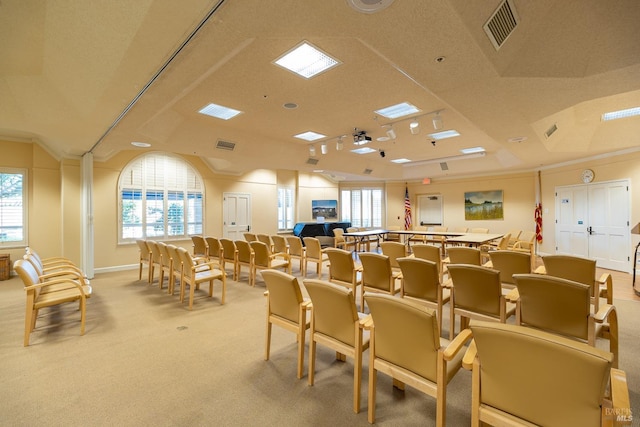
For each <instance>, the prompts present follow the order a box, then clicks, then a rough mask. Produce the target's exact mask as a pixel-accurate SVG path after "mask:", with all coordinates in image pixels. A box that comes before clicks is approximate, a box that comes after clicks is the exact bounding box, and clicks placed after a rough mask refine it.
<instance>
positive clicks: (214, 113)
mask: <svg viewBox="0 0 640 427" xmlns="http://www.w3.org/2000/svg"><path fill="white" fill-rule="evenodd" d="M198 112H199V113H200V114H206V115H207V116H211V117H216V118H218V119H222V120H229V119H232V118H234V117H235V116H237V115H238V114H240V113H242V111H238V110H234V109H233V108H229V107H224V106H222V105H218V104H209V105H207V106H206V107H204V108H202V109H201V110H200V111H198Z"/></svg>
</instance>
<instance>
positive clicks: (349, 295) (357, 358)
mask: <svg viewBox="0 0 640 427" xmlns="http://www.w3.org/2000/svg"><path fill="white" fill-rule="evenodd" d="M304 286H305V288H306V289H307V292H308V293H309V296H310V297H311V303H312V304H313V308H312V309H311V313H312V316H311V332H310V337H309V385H314V382H315V381H314V380H315V365H316V343H318V344H321V345H323V346H325V347H328V348H330V349H332V350H334V351H335V352H336V358H337V359H338V360H341V361H345V360H346V358H347V357H350V358H352V359H353V360H354V362H353V365H354V366H353V411H354V412H355V413H356V414H357V413H358V412H360V390H361V386H362V353H363V352H364V351H365V350H366V349H368V348H369V333H368V332H366V331H364V328H365V327H367V326H368V325H369V324H370V323H371V318H370V317H369V316H365V315H364V314H362V313H358V309H357V307H356V302H355V297H354V295H353V292H352V291H351V289H347V288H345V287H344V286H338V285H335V284H333V283H330V282H326V281H323V280H312V279H306V280H304Z"/></svg>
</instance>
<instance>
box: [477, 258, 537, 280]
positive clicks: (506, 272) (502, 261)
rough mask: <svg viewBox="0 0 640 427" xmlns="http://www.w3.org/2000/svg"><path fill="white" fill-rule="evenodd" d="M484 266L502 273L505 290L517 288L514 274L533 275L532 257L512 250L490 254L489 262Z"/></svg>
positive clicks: (501, 277)
mask: <svg viewBox="0 0 640 427" xmlns="http://www.w3.org/2000/svg"><path fill="white" fill-rule="evenodd" d="M483 266H485V267H488V268H493V269H494V270H498V271H499V272H500V281H501V282H502V287H503V288H514V287H515V286H516V282H515V279H514V278H513V275H514V274H529V273H531V255H530V254H528V253H526V252H517V251H510V250H504V251H493V252H489V261H488V262H486V263H484V264H483Z"/></svg>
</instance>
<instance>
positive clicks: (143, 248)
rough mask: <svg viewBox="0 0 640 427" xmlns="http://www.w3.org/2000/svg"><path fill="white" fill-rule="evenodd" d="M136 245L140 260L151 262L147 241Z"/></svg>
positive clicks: (138, 242) (137, 241)
mask: <svg viewBox="0 0 640 427" xmlns="http://www.w3.org/2000/svg"><path fill="white" fill-rule="evenodd" d="M136 244H137V245H138V250H139V251H140V259H141V260H147V261H149V257H150V255H151V253H150V251H149V247H148V246H147V242H146V241H145V240H142V239H138V240H136ZM32 254H33V252H32ZM36 256H37V255H36Z"/></svg>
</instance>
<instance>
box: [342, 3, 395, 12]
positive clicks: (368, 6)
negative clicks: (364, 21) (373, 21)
mask: <svg viewBox="0 0 640 427" xmlns="http://www.w3.org/2000/svg"><path fill="white" fill-rule="evenodd" d="M393 2H394V0H347V3H348V4H349V6H351V7H352V8H354V9H355V10H357V11H358V12H362V13H376V12H379V11H381V10H382V9H386V8H387V7H389V6H390V5H391V3H393Z"/></svg>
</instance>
